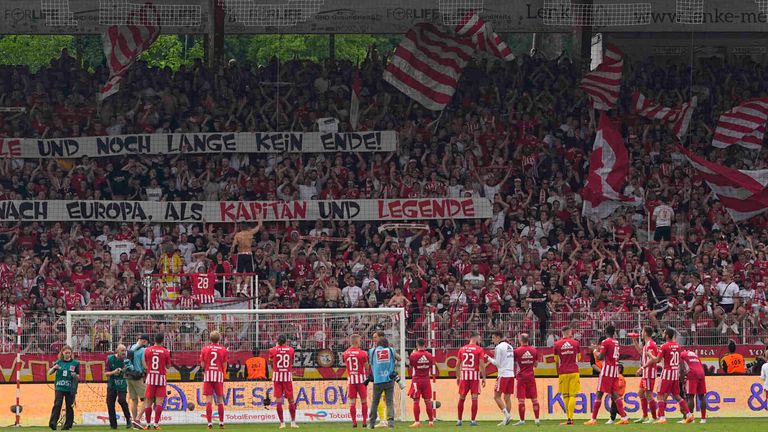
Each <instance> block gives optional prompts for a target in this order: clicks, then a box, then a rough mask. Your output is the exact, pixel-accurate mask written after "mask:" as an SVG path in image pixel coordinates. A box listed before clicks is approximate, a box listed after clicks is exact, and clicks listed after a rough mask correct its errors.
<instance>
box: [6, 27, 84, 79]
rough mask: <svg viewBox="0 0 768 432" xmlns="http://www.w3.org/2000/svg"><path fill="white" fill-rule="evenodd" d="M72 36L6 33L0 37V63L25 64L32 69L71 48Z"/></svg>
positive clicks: (38, 67)
mask: <svg viewBox="0 0 768 432" xmlns="http://www.w3.org/2000/svg"><path fill="white" fill-rule="evenodd" d="M73 41H74V37H73V36H28V35H8V36H2V37H0V64H4V65H27V66H29V68H30V69H31V70H32V71H37V70H38V69H40V68H41V67H43V66H45V65H47V64H49V63H50V62H51V60H53V59H55V58H58V57H59V55H61V50H62V49H64V48H72V45H73Z"/></svg>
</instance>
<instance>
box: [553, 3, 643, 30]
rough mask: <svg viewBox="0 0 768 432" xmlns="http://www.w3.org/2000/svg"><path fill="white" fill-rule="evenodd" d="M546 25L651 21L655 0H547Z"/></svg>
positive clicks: (630, 24)
mask: <svg viewBox="0 0 768 432" xmlns="http://www.w3.org/2000/svg"><path fill="white" fill-rule="evenodd" d="M543 13H544V16H543V17H542V22H543V24H544V25H551V26H577V27H581V26H595V27H625V26H638V25H648V24H650V23H651V3H647V2H646V3H590V4H584V3H572V2H571V0H544V11H543Z"/></svg>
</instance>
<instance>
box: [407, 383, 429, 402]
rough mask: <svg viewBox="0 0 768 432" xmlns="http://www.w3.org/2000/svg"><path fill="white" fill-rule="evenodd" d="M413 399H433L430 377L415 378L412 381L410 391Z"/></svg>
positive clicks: (409, 393)
mask: <svg viewBox="0 0 768 432" xmlns="http://www.w3.org/2000/svg"><path fill="white" fill-rule="evenodd" d="M408 396H410V397H411V399H421V398H424V399H426V400H432V381H430V380H429V378H414V379H413V380H412V381H411V389H410V391H409V392H408Z"/></svg>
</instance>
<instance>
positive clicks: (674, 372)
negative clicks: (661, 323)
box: [643, 328, 693, 424]
mask: <svg viewBox="0 0 768 432" xmlns="http://www.w3.org/2000/svg"><path fill="white" fill-rule="evenodd" d="M664 335H665V336H666V339H667V343H665V344H664V345H662V346H661V352H660V353H659V356H658V357H655V356H652V355H649V357H650V359H649V360H648V362H647V363H646V364H644V365H643V367H644V368H647V367H655V366H656V364H657V363H659V362H661V360H662V359H663V360H664V368H663V369H662V370H661V385H660V386H659V391H658V405H659V413H658V416H659V419H658V420H656V423H662V424H663V423H666V422H667V419H666V417H665V413H666V410H667V397H668V396H669V395H672V397H674V398H675V400H676V401H677V403H678V404H679V405H680V411H681V412H682V413H683V417H684V418H683V419H682V420H680V421H679V422H678V423H691V422H693V414H691V410H690V409H689V408H688V404H687V403H686V402H685V400H684V399H683V398H682V397H680V351H681V349H680V345H679V344H678V343H677V342H676V341H675V331H674V330H672V329H670V328H668V329H667V330H666V331H665V332H664Z"/></svg>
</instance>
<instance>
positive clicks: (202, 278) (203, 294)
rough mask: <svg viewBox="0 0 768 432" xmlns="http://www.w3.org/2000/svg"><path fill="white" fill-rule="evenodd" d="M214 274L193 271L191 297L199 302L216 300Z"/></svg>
mask: <svg viewBox="0 0 768 432" xmlns="http://www.w3.org/2000/svg"><path fill="white" fill-rule="evenodd" d="M215 284H216V276H215V275H214V274H213V273H194V274H193V275H192V297H194V298H195V299H197V300H199V301H200V303H213V302H215V301H216V296H215V292H214V285H215Z"/></svg>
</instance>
